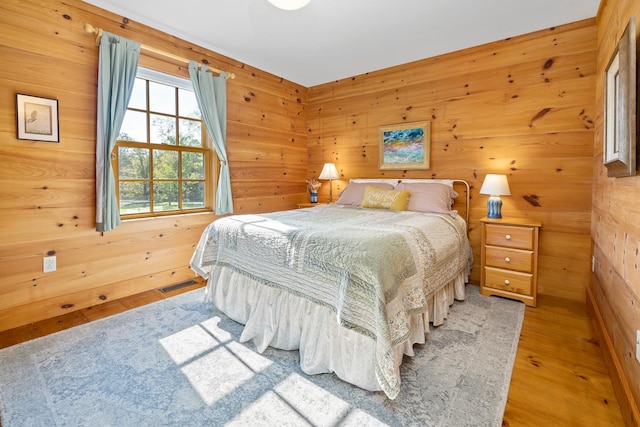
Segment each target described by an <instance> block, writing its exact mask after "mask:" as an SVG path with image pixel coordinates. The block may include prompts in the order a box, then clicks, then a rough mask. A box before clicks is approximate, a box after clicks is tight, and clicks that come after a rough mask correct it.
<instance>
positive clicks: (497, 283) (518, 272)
mask: <svg viewBox="0 0 640 427" xmlns="http://www.w3.org/2000/svg"><path fill="white" fill-rule="evenodd" d="M480 221H481V222H482V261H481V262H482V271H481V273H480V274H481V278H480V293H481V294H482V295H498V296H501V297H505V298H511V299H515V300H519V301H522V302H524V303H525V304H526V305H528V306H532V307H535V306H536V300H537V294H538V237H539V234H540V227H542V223H541V222H540V221H536V220H530V219H518V218H501V219H492V218H482V219H481V220H480Z"/></svg>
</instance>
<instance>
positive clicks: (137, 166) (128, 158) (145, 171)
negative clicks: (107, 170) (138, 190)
mask: <svg viewBox="0 0 640 427" xmlns="http://www.w3.org/2000/svg"><path fill="white" fill-rule="evenodd" d="M118 172H119V175H120V179H149V150H147V149H145V148H130V147H119V148H118Z"/></svg>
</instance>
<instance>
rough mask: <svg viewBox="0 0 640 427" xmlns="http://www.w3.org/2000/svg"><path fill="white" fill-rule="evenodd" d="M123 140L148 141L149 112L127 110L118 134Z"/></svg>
mask: <svg viewBox="0 0 640 427" xmlns="http://www.w3.org/2000/svg"><path fill="white" fill-rule="evenodd" d="M118 139H120V140H122V141H136V142H148V141H147V114H146V113H142V112H139V111H131V110H127V112H126V113H125V115H124V121H123V122H122V127H121V128H120V133H119V134H118Z"/></svg>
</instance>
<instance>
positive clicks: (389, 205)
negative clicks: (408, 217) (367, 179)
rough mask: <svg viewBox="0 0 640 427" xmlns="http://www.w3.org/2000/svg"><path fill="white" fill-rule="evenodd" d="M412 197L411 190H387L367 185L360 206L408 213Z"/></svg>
mask: <svg viewBox="0 0 640 427" xmlns="http://www.w3.org/2000/svg"><path fill="white" fill-rule="evenodd" d="M410 195H411V191H409V190H385V189H382V188H376V187H371V186H368V185H367V187H366V188H365V189H364V196H363V197H362V203H360V206H362V207H363V208H376V209H390V210H393V211H406V210H407V204H408V203H409V196H410Z"/></svg>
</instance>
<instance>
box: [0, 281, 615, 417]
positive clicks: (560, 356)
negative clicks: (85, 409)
mask: <svg viewBox="0 0 640 427" xmlns="http://www.w3.org/2000/svg"><path fill="white" fill-rule="evenodd" d="M201 286H203V283H201V282H199V283H196V284H194V285H191V286H188V287H185V288H182V289H179V290H176V291H172V292H168V293H163V292H160V291H159V290H154V291H149V292H145V293H142V294H139V295H134V296H131V297H128V298H124V299H121V300H117V301H111V302H107V303H105V304H102V305H99V306H96V307H91V308H88V309H85V310H80V311H77V312H74V313H69V314H67V315H64V316H59V317H57V318H54V319H50V320H45V321H41V322H37V323H33V324H30V325H27V326H23V327H20V328H15V329H12V330H9V331H5V332H0V348H4V347H8V346H10V345H14V344H17V343H20V342H23V341H27V340H30V339H33V338H36V337H40V336H44V335H48V334H51V333H53V332H57V331H60V330H63V329H67V328H70V327H73V326H76V325H80V324H83V323H87V322H90V321H93V320H96V319H100V318H103V317H106V316H111V315H113V314H116V313H120V312H123V311H126V310H129V309H131V308H134V307H138V306H141V305H144V304H149V303H152V302H155V301H159V300H161V299H164V298H168V297H171V296H174V295H177V294H179V293H182V292H186V291H190V290H193V289H196V288H199V287H201ZM491 298H497V297H491ZM538 298H539V299H538V306H537V307H536V308H531V307H527V308H526V309H525V310H526V311H525V319H524V323H523V325H522V333H521V336H520V343H519V346H518V353H517V356H516V361H515V365H514V369H513V375H512V378H511V388H510V390H509V396H508V400H507V407H506V410H505V415H504V420H503V423H502V424H503V426H511V427H515V426H532V427H539V426H545V427H552V426H553V427H559V426H580V427H585V426H594V427H595V426H598V427H600V426H623V425H624V423H623V420H622V416H621V414H620V408H619V406H618V403H617V400H616V397H615V394H614V392H613V388H612V385H611V380H610V378H609V374H608V372H607V368H606V366H605V365H604V360H603V357H602V352H601V350H600V347H599V344H598V342H597V341H596V340H595V335H594V331H593V327H592V324H591V319H590V318H589V316H588V315H587V311H586V306H585V305H584V304H581V303H578V302H574V301H570V300H566V299H562V298H555V297H548V296H544V295H541V296H539V297H538Z"/></svg>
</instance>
